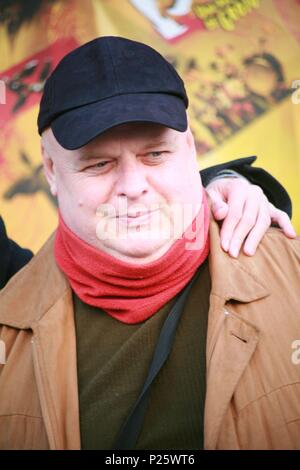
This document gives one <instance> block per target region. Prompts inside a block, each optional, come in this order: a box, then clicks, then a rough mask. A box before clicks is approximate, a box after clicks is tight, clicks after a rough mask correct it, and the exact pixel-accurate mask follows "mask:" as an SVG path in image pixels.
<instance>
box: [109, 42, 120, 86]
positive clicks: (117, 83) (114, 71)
mask: <svg viewBox="0 0 300 470" xmlns="http://www.w3.org/2000/svg"><path fill="white" fill-rule="evenodd" d="M107 50H108V53H109V55H110V59H111V63H112V70H113V74H114V77H115V82H116V85H117V91H118V94H120V84H119V80H118V77H117V72H116V68H115V63H114V60H113V55H112V53H111V50H110V47H109V43H108V42H107Z"/></svg>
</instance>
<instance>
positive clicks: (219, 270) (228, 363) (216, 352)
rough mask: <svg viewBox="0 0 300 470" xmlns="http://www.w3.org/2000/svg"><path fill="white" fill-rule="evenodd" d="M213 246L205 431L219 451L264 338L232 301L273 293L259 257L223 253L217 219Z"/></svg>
mask: <svg viewBox="0 0 300 470" xmlns="http://www.w3.org/2000/svg"><path fill="white" fill-rule="evenodd" d="M210 244H211V252H210V256H209V258H210V274H211V282H212V289H211V295H210V309H209V320H208V332H207V385H206V387H207V390H206V402H205V424H204V429H205V448H206V449H215V448H216V447H217V441H218V436H219V432H220V427H221V424H222V421H223V419H224V416H225V414H226V411H227V410H228V406H229V403H230V401H231V399H232V396H233V394H234V391H235V389H236V386H237V384H238V382H239V380H240V378H241V376H242V374H243V372H244V371H245V369H246V367H247V365H248V363H249V361H250V359H251V357H252V355H253V353H254V351H255V349H256V346H257V344H258V341H259V329H258V328H257V327H256V326H255V324H253V323H251V322H249V321H248V320H246V319H244V318H243V317H242V316H241V315H238V314H236V313H235V312H234V308H233V307H232V308H231V306H230V303H228V302H229V301H230V300H235V301H239V302H242V303H249V302H252V301H255V300H258V299H262V298H264V297H266V296H268V295H269V292H268V290H267V289H266V287H265V286H264V285H263V282H262V281H261V280H260V279H259V277H258V276H257V273H255V270H254V266H255V265H254V264H253V258H249V257H245V255H243V254H241V255H240V257H239V259H232V258H230V257H229V255H227V254H226V253H224V252H223V251H222V249H221V248H220V238H219V229H218V226H217V224H216V223H215V222H212V223H211V227H210ZM243 258H244V259H243ZM244 261H245V262H244Z"/></svg>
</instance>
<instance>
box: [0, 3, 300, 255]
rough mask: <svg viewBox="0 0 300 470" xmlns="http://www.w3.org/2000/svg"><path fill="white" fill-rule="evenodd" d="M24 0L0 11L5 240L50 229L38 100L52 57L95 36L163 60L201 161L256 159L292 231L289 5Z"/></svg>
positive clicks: (299, 44)
mask: <svg viewBox="0 0 300 470" xmlns="http://www.w3.org/2000/svg"><path fill="white" fill-rule="evenodd" d="M29 3H30V5H31V6H30V9H29V7H28V5H29ZM29 3H27V2H22V1H10V2H5V5H6V6H5V7H2V8H3V11H1V15H0V50H1V54H0V213H1V215H2V216H3V218H4V220H5V222H6V224H7V228H8V232H9V235H10V236H11V237H12V238H13V239H15V240H16V241H17V242H18V243H20V244H21V245H23V246H27V247H30V248H32V249H33V250H34V251H35V252H36V251H37V250H38V249H39V248H40V246H41V245H42V244H43V243H44V241H45V240H46V239H47V237H48V236H49V235H50V233H51V232H52V231H53V229H54V228H55V226H56V221H57V207H56V201H55V200H54V199H53V198H52V196H51V194H50V192H49V190H48V188H47V185H46V182H45V179H44V177H43V171H42V167H41V157H40V142H39V136H38V134H37V130H36V118H37V113H38V103H39V100H40V97H41V93H42V90H43V86H44V82H45V79H46V77H47V76H48V74H49V73H50V72H51V70H53V68H54V67H55V65H56V64H57V62H58V61H59V60H60V58H61V57H63V55H64V54H65V53H66V52H68V51H70V50H72V49H73V48H75V47H76V46H77V45H80V44H83V43H85V42H87V41H89V40H91V39H93V38H95V37H97V36H101V35H120V36H125V37H128V38H130V39H134V40H138V41H143V42H146V43H147V44H149V45H151V46H153V47H154V48H156V49H158V50H159V51H160V52H161V53H162V54H163V55H164V56H165V57H166V58H167V59H168V60H169V61H170V62H171V63H173V65H175V67H176V68H177V70H178V71H179V73H180V74H181V75H182V77H183V79H184V80H185V83H186V86H187V90H188V94H189V97H190V107H189V119H190V124H191V127H192V129H193V131H194V135H195V137H196V144H197V151H198V159H199V167H200V168H203V167H206V166H209V165H212V164H215V163H218V162H223V161H226V160H230V159H233V158H237V157H242V156H247V155H257V156H258V161H257V165H258V166H262V167H264V168H265V169H267V170H268V171H270V172H271V173H272V174H273V175H274V176H275V177H276V178H277V179H278V180H279V181H281V182H282V184H283V185H284V186H285V187H286V188H287V190H288V191H289V193H290V195H291V197H292V200H293V206H294V216H293V221H294V224H295V226H296V228H297V230H298V232H300V210H299V204H300V189H299V184H300V135H299V129H300V26H299V25H300V1H299V0H261V1H259V0H237V1H232V0H231V1H230V0H212V1H200V0H175V1H171V0H144V1H142V0H85V1H83V0H82V1H79V0H65V1H62V0H40V1H36V2H29ZM83 73H84V71H83ZM66 80H67V77H66Z"/></svg>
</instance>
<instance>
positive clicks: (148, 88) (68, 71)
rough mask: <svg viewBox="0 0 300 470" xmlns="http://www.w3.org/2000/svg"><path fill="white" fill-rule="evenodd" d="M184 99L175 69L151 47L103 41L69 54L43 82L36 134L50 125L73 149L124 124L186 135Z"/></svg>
mask: <svg viewBox="0 0 300 470" xmlns="http://www.w3.org/2000/svg"><path fill="white" fill-rule="evenodd" d="M187 107H188V98H187V94H186V91H185V88H184V83H183V81H182V79H181V78H180V77H179V75H178V74H177V72H176V70H175V69H174V67H173V66H172V65H171V64H169V62H168V61H167V60H166V59H164V57H163V56H162V55H161V54H159V53H158V52H157V51H155V50H154V49H153V48H152V47H150V46H148V45H146V44H143V43H140V42H136V41H131V40H129V39H125V38H121V37H116V36H103V37H100V38H97V39H94V40H93V41H90V42H88V43H86V44H84V45H82V46H80V47H78V48H77V49H75V50H73V51H72V52H70V53H69V54H67V55H66V56H65V57H64V58H63V59H62V60H61V61H60V63H59V64H58V65H57V67H56V68H55V69H54V71H53V72H52V74H51V75H50V76H49V78H48V79H47V81H46V84H45V88H44V93H43V96H42V99H41V103H40V110H39V115H38V130H39V134H42V132H43V131H44V130H45V129H46V128H47V127H49V126H51V129H52V131H53V133H54V135H55V137H56V139H57V140H58V142H59V143H60V145H61V146H62V147H64V148H66V149H70V150H74V149H77V148H79V147H82V146H83V145H85V144H87V143H88V142H89V141H91V140H92V139H94V138H95V137H97V136H98V135H99V134H101V133H103V132H105V131H106V130H108V129H110V128H112V127H115V126H117V125H120V124H125V123H128V122H152V123H157V124H162V125H164V126H166V127H170V128H171V129H175V130H177V131H181V132H184V131H185V130H186V129H187V116H186V108H187Z"/></svg>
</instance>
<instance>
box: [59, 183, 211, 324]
mask: <svg viewBox="0 0 300 470" xmlns="http://www.w3.org/2000/svg"><path fill="white" fill-rule="evenodd" d="M197 226H198V229H197ZM208 227H209V209H208V204H207V200H206V195H205V191H204V190H203V198H202V205H201V208H200V211H199V212H198V214H197V216H196V217H195V219H194V220H193V222H192V224H191V225H190V226H189V227H188V229H187V230H186V231H185V232H184V234H183V235H182V237H181V238H180V239H178V240H176V241H175V242H174V243H173V244H172V245H171V247H170V248H169V249H168V251H167V252H166V253H165V254H164V255H163V256H161V257H160V258H159V259H157V260H155V261H152V262H150V263H146V264H136V265H135V264H133V263H128V262H125V261H123V260H119V259H117V258H115V257H114V256H111V255H109V254H107V253H105V252H104V251H102V250H99V249H97V248H95V247H93V246H91V245H89V244H87V243H86V242H84V241H83V240H81V239H80V238H79V237H78V236H77V235H75V234H74V233H73V232H72V231H71V230H70V229H69V228H68V227H67V225H66V224H65V223H64V221H63V219H62V217H61V215H60V217H59V225H58V229H57V232H56V237H55V245H54V255H55V259H56V262H57V264H58V266H59V268H60V269H61V270H62V271H63V273H64V274H65V275H66V277H67V278H68V280H69V282H70V285H71V287H72V289H73V291H74V292H75V293H76V295H77V296H78V297H79V298H80V299H81V300H82V301H83V302H85V303H87V304H89V305H92V306H94V307H98V308H101V309H102V310H104V311H105V312H106V313H107V314H108V315H110V316H112V317H114V318H115V319H117V320H119V321H121V322H123V323H129V324H133V323H140V322H143V321H145V320H147V319H148V318H150V317H151V316H152V315H153V314H154V313H155V312H157V311H158V310H159V309H160V308H161V307H162V306H163V305H164V304H166V303H167V302H168V301H169V300H171V299H172V298H173V297H174V296H175V295H176V294H178V293H179V292H180V291H181V290H182V289H183V288H184V287H185V286H186V285H187V283H188V282H189V281H190V280H191V278H192V277H193V276H194V274H195V272H196V271H197V269H198V267H199V266H200V265H201V264H202V263H203V262H204V261H205V259H206V257H207V255H208V252H209V240H208ZM191 235H193V238H191ZM195 240H198V243H199V241H200V246H199V247H198V246H197V249H188V248H187V247H190V246H191V245H190V244H193V243H194V242H195ZM194 246H195V245H194Z"/></svg>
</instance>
